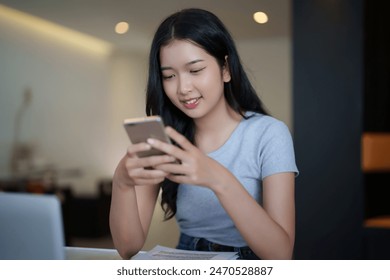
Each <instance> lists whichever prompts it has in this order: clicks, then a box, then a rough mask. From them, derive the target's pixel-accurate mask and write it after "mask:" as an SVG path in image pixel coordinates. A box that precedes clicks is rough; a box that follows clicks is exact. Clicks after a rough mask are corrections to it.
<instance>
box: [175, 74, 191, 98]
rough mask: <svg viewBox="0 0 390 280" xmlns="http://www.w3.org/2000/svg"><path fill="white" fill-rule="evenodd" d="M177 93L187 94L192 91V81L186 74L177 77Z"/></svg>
mask: <svg viewBox="0 0 390 280" xmlns="http://www.w3.org/2000/svg"><path fill="white" fill-rule="evenodd" d="M178 90H179V94H183V95H185V94H188V93H190V92H191V91H192V82H191V78H190V77H188V76H187V75H181V76H180V79H179V87H178Z"/></svg>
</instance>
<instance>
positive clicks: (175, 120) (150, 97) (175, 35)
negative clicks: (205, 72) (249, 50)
mask: <svg viewBox="0 0 390 280" xmlns="http://www.w3.org/2000/svg"><path fill="white" fill-rule="evenodd" d="M172 40H187V41H189V42H192V43H194V44H196V45H197V46H199V47H201V48H203V49H204V50H205V51H206V52H207V53H208V54H210V55H211V56H213V57H214V58H215V59H216V60H217V62H218V64H219V65H220V67H221V68H222V67H223V66H224V65H225V64H226V62H227V66H228V67H229V71H230V76H231V80H230V81H229V82H228V83H225V84H224V94H225V98H226V101H227V103H228V104H229V106H230V107H231V108H232V109H233V110H235V111H236V112H237V113H239V114H241V115H242V116H243V117H245V116H244V113H245V111H253V112H258V113H262V114H267V112H266V111H265V109H264V107H263V104H262V102H261V100H260V98H259V97H258V96H257V94H256V91H255V90H254V88H253V87H252V85H251V83H250V81H249V79H248V77H247V75H246V73H245V71H244V69H243V67H242V64H241V61H240V57H239V55H238V52H237V49H236V46H235V43H234V41H233V38H232V36H231V35H230V33H229V31H228V30H227V29H226V27H225V26H224V24H223V23H222V22H221V21H220V20H219V18H218V17H217V16H215V15H214V14H213V13H211V12H208V11H205V10H202V9H185V10H181V11H179V12H176V13H174V14H172V15H171V16H169V17H168V18H166V19H165V20H164V21H163V22H162V23H161V24H160V26H159V27H158V29H157V31H156V33H155V35H154V38H153V41H152V46H151V50H150V56H149V78H148V82H147V90H146V114H147V115H148V116H149V115H160V116H161V117H162V119H163V121H164V124H165V125H169V126H171V127H173V128H175V129H176V130H177V131H178V132H180V133H181V134H183V135H184V136H186V137H187V139H188V140H189V141H191V143H193V144H194V138H195V125H194V122H193V120H192V119H191V118H190V117H188V116H187V115H185V114H184V113H183V112H182V111H181V110H179V109H178V108H177V107H176V106H175V105H174V104H173V103H172V102H171V101H170V100H169V98H168V97H167V95H166V94H165V92H164V89H163V85H162V74H161V69H160V50H161V47H163V46H166V45H167V44H169V43H170V42H172ZM161 188H162V200H161V206H162V208H163V210H164V212H165V219H170V218H172V217H173V216H174V215H175V214H176V197H177V188H178V184H177V183H174V182H172V181H170V180H168V179H166V180H165V181H163V182H162V183H161Z"/></svg>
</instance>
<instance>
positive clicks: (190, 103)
mask: <svg viewBox="0 0 390 280" xmlns="http://www.w3.org/2000/svg"><path fill="white" fill-rule="evenodd" d="M200 99H201V97H197V98H191V99H187V100H183V101H181V102H182V103H183V105H184V107H186V108H187V109H195V108H196V107H197V106H198V104H199V100H200Z"/></svg>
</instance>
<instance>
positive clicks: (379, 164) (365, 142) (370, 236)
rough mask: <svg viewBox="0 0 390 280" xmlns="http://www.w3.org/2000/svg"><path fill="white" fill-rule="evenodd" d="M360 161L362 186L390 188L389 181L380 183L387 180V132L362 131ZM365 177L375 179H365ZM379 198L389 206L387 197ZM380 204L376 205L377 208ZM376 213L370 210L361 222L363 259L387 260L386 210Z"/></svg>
mask: <svg viewBox="0 0 390 280" xmlns="http://www.w3.org/2000/svg"><path fill="white" fill-rule="evenodd" d="M361 164H362V171H363V173H364V175H365V176H366V180H365V182H366V186H365V187H366V188H373V189H374V190H370V191H371V192H375V191H376V190H378V189H376V187H379V186H378V185H379V184H381V187H382V188H384V189H387V188H390V184H389V185H383V184H388V183H386V182H384V180H383V179H382V178H390V132H389V133H386V132H380V133H371V132H370V133H369V132H366V133H363V136H362V161H361ZM368 176H371V177H368ZM367 178H375V179H374V180H370V181H369V180H367ZM378 178H379V179H378ZM368 182H369V183H368ZM387 192H389V190H388V189H387ZM381 200H383V201H382V202H386V207H388V206H389V204H390V203H389V202H390V197H387V196H384V197H383V196H382V198H381ZM376 203H378V202H377V201H376ZM380 206H381V205H377V207H379V209H380ZM382 206H384V205H382ZM382 211H383V210H382ZM377 212H378V213H371V215H369V216H368V217H367V218H366V219H365V221H364V225H363V226H364V248H365V252H364V254H365V255H364V258H365V259H390V214H389V212H387V210H385V211H384V212H386V213H380V212H381V211H377Z"/></svg>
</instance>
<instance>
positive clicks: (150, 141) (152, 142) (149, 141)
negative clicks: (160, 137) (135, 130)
mask: <svg viewBox="0 0 390 280" xmlns="http://www.w3.org/2000/svg"><path fill="white" fill-rule="evenodd" d="M146 142H148V143H149V144H154V139H151V138H148V139H147V140H146Z"/></svg>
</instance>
